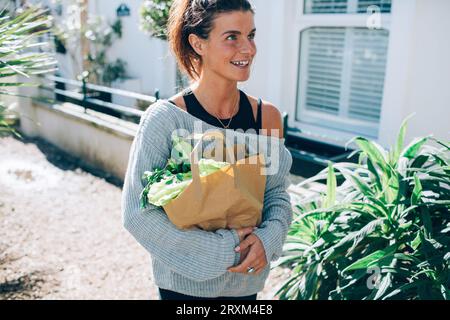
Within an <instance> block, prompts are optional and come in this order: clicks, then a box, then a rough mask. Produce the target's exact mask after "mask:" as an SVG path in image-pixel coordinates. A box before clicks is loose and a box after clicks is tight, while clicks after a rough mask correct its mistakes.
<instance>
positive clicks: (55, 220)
mask: <svg viewBox="0 0 450 320" xmlns="http://www.w3.org/2000/svg"><path fill="white" fill-rule="evenodd" d="M0 155H1V158H0V190H1V191H0V234H1V235H2V236H1V237H0V300H3V299H144V300H145V299H158V295H157V288H156V286H155V285H154V283H153V281H152V276H151V263H150V256H149V254H148V253H147V252H146V251H145V250H144V249H143V248H142V247H141V246H140V245H139V244H138V243H137V242H136V241H135V240H134V238H133V237H132V236H131V235H130V234H129V233H128V232H127V231H126V230H125V229H124V228H123V227H122V219H121V211H120V199H121V183H120V181H118V180H117V179H115V178H114V177H111V176H109V175H108V174H105V173H104V172H101V171H98V170H95V169H93V168H90V167H88V166H86V165H84V164H83V163H82V162H80V161H79V160H78V159H75V158H73V157H71V156H69V155H67V154H65V153H63V152H61V151H60V150H58V149H56V148H55V147H53V146H52V145H50V144H48V143H46V142H45V141H42V140H39V139H26V140H24V141H20V140H17V139H16V138H13V137H6V138H5V137H4V138H0ZM292 179H293V180H294V179H295V180H296V179H297V178H296V177H295V176H294V177H292ZM287 275H288V270H287V269H281V268H277V269H274V270H272V272H271V274H270V276H269V279H268V281H267V282H266V288H265V290H264V291H263V292H260V293H259V294H258V299H273V296H274V293H275V292H276V289H277V288H278V287H279V286H280V285H281V284H282V283H283V282H284V280H285V279H286V277H287Z"/></svg>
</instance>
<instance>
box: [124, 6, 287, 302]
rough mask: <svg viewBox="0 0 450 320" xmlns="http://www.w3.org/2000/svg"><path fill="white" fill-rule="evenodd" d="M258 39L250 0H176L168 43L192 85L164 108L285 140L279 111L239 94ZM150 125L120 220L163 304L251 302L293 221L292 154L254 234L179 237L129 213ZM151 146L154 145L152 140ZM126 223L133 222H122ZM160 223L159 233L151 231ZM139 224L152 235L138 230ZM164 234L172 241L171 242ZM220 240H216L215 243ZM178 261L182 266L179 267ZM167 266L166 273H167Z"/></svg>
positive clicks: (137, 149)
mask: <svg viewBox="0 0 450 320" xmlns="http://www.w3.org/2000/svg"><path fill="white" fill-rule="evenodd" d="M255 33H256V29H255V26H254V10H253V9H252V7H251V5H250V3H249V2H248V1H247V0H210V1H207V0H175V2H174V3H173V5H172V7H171V9H170V17H169V24H168V38H169V43H170V45H171V48H172V51H173V52H174V54H175V57H176V59H177V62H178V64H179V66H180V68H181V69H182V70H183V71H184V72H186V73H187V75H188V76H189V77H190V79H191V80H192V82H191V86H190V87H189V88H188V89H186V90H184V91H183V92H181V93H179V94H178V95H176V96H174V97H172V98H171V99H169V102H170V103H172V105H175V106H177V107H178V108H179V109H181V110H182V111H183V113H185V112H187V113H189V114H190V115H192V116H194V117H195V118H196V119H201V120H203V121H204V122H206V123H208V124H210V125H212V126H215V127H220V128H224V129H233V130H237V129H242V130H244V131H246V130H249V129H254V130H256V132H259V134H266V132H269V135H271V136H274V137H276V138H282V137H283V131H282V120H281V115H280V112H279V111H278V110H277V108H276V107H274V106H273V105H272V104H270V103H262V101H261V99H259V101H257V100H256V99H255V98H253V97H251V96H248V95H246V94H245V93H244V92H242V91H241V90H238V88H237V83H238V82H239V81H246V80H247V79H248V78H249V76H250V67H251V65H252V63H253V60H254V58H255V55H256V45H255V40H254V38H255ZM152 108H153V107H152ZM152 108H149V109H152ZM174 108H175V109H178V108H176V107H174ZM179 109H178V110H179ZM154 110H156V109H154ZM154 110H152V111H150V112H154V113H155V114H154V115H153V118H156V117H158V116H159V117H160V118H161V117H165V118H166V117H167V115H166V114H164V115H157V114H156V111H154ZM165 110H168V109H165ZM166 113H167V112H166ZM179 116H182V113H178V115H177V116H175V115H174V119H175V118H177V117H179ZM148 122H152V120H148V121H147V120H142V122H141V125H140V129H139V132H138V134H137V137H136V141H135V142H134V146H133V150H132V152H131V153H132V154H131V156H130V164H129V169H128V171H127V176H126V179H125V185H124V196H123V206H124V222H125V227H126V228H127V229H128V230H129V231H130V232H131V233H132V234H133V236H135V238H136V239H137V240H138V241H139V242H140V243H141V244H142V245H143V246H144V247H145V248H146V249H148V250H149V251H150V253H151V254H152V261H153V268H154V270H153V271H154V273H155V268H156V269H158V271H157V272H156V274H155V282H156V284H157V285H158V287H159V294H160V298H161V299H162V300H165V299H175V300H197V299H230V300H256V297H257V292H258V291H260V290H262V288H263V287H264V282H265V280H266V278H267V276H268V273H269V271H270V266H269V262H270V261H271V260H272V261H273V260H276V259H277V258H278V257H279V255H280V251H281V247H282V244H283V241H284V239H285V236H286V233H287V229H288V226H289V224H290V219H291V216H292V211H291V206H290V201H289V196H288V195H287V193H286V190H285V189H286V180H285V177H286V175H287V172H289V169H290V165H291V164H292V158H291V157H290V154H288V152H286V154H287V156H286V160H285V161H283V164H282V166H281V167H282V169H281V171H282V172H281V174H280V175H278V176H277V178H270V180H268V182H267V185H268V186H266V190H267V189H270V193H267V192H266V193H265V198H264V207H265V208H267V207H270V210H266V211H265V212H264V211H263V213H264V217H263V223H262V225H261V226H260V227H259V228H258V229H254V228H243V229H237V230H234V229H233V230H218V231H216V232H214V233H212V232H206V231H200V230H192V231H188V232H182V233H181V232H179V231H177V230H174V229H173V226H168V224H169V222H168V221H166V220H164V219H167V218H164V217H163V216H164V215H162V214H161V215H156V214H153V216H152V218H153V219H154V220H155V219H157V218H158V219H161V220H160V221H151V222H150V221H144V220H142V221H137V220H138V219H144V218H142V216H140V215H137V214H134V212H133V211H132V209H130V208H131V204H130V203H129V202H130V201H131V200H130V199H131V198H130V194H133V193H136V192H137V191H138V185H136V186H135V188H136V190H135V191H133V188H134V187H133V186H132V183H133V182H132V180H133V177H135V180H137V177H138V176H139V175H138V174H136V173H135V171H136V170H135V169H136V167H139V165H138V164H137V163H138V162H139V160H136V159H138V158H139V154H141V153H142V154H147V155H148V154H152V155H153V154H154V153H155V152H154V150H150V149H148V150H147V149H145V150H147V151H145V150H144V148H146V146H147V145H148V144H150V142H149V141H148V142H147V143H144V142H141V139H142V138H143V137H144V136H146V137H147V139H151V138H153V139H155V138H154V136H155V134H156V133H161V131H162V130H165V129H166V130H167V128H165V127H166V126H162V125H161V127H160V129H159V130H157V129H156V127H157V126H158V123H157V122H156V121H153V122H152V123H153V124H152V125H147V126H146V124H148ZM147 127H152V128H153V131H152V133H147V134H145V130H147ZM262 129H267V131H265V130H262ZM148 130H150V129H148ZM142 140H143V139H142ZM154 144H158V141H157V140H155V143H154ZM154 149H155V148H154ZM156 149H157V148H156ZM156 153H157V152H156ZM161 163H163V162H162V159H161ZM272 181H273V182H272ZM271 185H273V187H270V186H271ZM134 196H135V195H134ZM127 220H129V221H130V222H129V223H127ZM157 223H160V225H161V228H159V229H158V228H156V227H153V226H154V225H155V224H157ZM164 223H166V225H164ZM144 224H145V225H146V227H148V228H149V229H147V230H141V229H140V228H139V227H138V226H140V225H144ZM152 227H153V229H151V230H150V228H152ZM162 228H164V231H163V230H162ZM168 233H170V234H171V235H170V236H168ZM156 234H159V235H160V236H159V237H158V236H157V235H156ZM152 235H153V238H151V237H152ZM217 235H219V236H220V237H219V238H217ZM162 236H165V237H166V239H169V238H170V239H172V238H173V237H177V239H179V240H177V243H176V244H175V243H174V244H173V246H172V247H170V243H167V242H170V241H171V240H167V241H162V240H161V239H160V237H162ZM156 241H157V242H158V243H159V244H160V245H161V246H164V245H166V246H167V248H168V249H167V251H169V252H166V251H164V249H161V248H160V247H158V246H156V245H155V243H154V242H156ZM233 241H234V242H233ZM189 243H190V244H189ZM187 244H189V247H190V248H191V249H186V250H188V251H189V250H191V252H186V251H183V250H182V248H181V247H180V246H182V245H187ZM230 249H231V250H233V249H234V250H233V253H232V254H236V256H234V259H233V256H229V255H230ZM221 250H222V251H221ZM221 252H223V253H221ZM180 255H183V258H184V260H185V261H186V262H185V263H184V265H182V259H181V258H180V257H179V256H180ZM170 257H172V260H171V259H170ZM189 259H191V260H189ZM226 259H228V260H227V261H226ZM184 260H183V261H184ZM188 260H189V262H188ZM233 260H234V261H233ZM163 261H165V263H163ZM205 262H206V265H205ZM230 262H231V264H230ZM179 265H180V266H179ZM164 268H166V269H171V270H170V272H169V271H167V270H165V269H164ZM163 270H165V271H163ZM199 270H203V273H200V271H199ZM163 272H165V275H164V276H163V275H162V273H163ZM158 274H159V275H158Z"/></svg>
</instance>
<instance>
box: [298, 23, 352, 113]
mask: <svg viewBox="0 0 450 320" xmlns="http://www.w3.org/2000/svg"><path fill="white" fill-rule="evenodd" d="M303 45H305V47H304V48H303V49H304V50H303V53H304V54H306V63H305V66H300V68H301V70H305V71H306V72H307V75H306V77H305V80H306V84H305V85H304V86H303V87H304V94H305V108H306V109H308V110H314V111H319V112H323V113H328V114H335V115H336V114H338V113H339V100H340V90H341V83H340V82H341V74H342V72H343V68H342V67H343V55H344V46H345V29H344V28H311V29H308V30H306V31H304V32H303V34H302V47H303Z"/></svg>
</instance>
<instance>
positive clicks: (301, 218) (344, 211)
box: [277, 122, 450, 300]
mask: <svg viewBox="0 0 450 320" xmlns="http://www.w3.org/2000/svg"><path fill="white" fill-rule="evenodd" d="M405 130H406V122H405V123H404V124H403V125H402V127H401V130H400V134H399V136H398V139H397V144H396V146H395V147H394V148H392V149H391V151H390V152H388V151H386V150H384V149H383V148H382V147H381V146H379V145H378V144H376V143H375V142H372V141H368V140H366V139H364V138H357V139H355V142H356V144H357V145H358V146H359V150H358V151H357V152H359V153H360V161H359V164H352V163H339V164H334V165H332V164H330V165H329V168H328V169H325V170H324V171H323V172H322V173H320V174H318V175H317V176H316V177H314V178H312V179H309V180H307V181H305V182H304V184H307V183H309V182H311V181H318V180H325V179H326V180H327V193H326V195H323V196H322V199H320V200H314V201H309V202H305V203H301V204H298V205H296V206H295V207H296V209H295V210H294V211H295V214H294V221H293V223H292V225H291V228H290V231H289V234H288V238H287V241H286V244H285V247H284V249H285V254H286V255H285V256H283V257H282V258H281V259H280V260H279V262H278V264H277V265H285V266H289V267H290V268H292V275H291V277H290V278H289V279H288V281H287V282H286V283H285V284H284V285H283V286H282V288H281V289H280V290H279V291H278V292H277V295H279V297H280V299H344V300H347V299H364V300H371V299H412V300H415V299H445V300H447V299H449V298H450V289H449V288H450V272H449V266H450V264H449V259H450V250H449V249H450V237H449V234H450V213H449V205H450V200H449V199H450V197H449V196H450V188H449V186H450V168H449V166H448V160H449V144H448V143H443V142H439V141H437V140H435V139H433V138H431V137H424V138H418V139H416V140H414V141H413V142H412V143H411V144H409V145H408V146H406V147H403V143H404V136H405ZM337 178H338V181H340V180H342V181H343V183H342V184H341V185H339V186H337V183H336V181H337Z"/></svg>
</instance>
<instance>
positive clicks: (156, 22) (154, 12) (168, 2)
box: [140, 0, 173, 40]
mask: <svg viewBox="0 0 450 320" xmlns="http://www.w3.org/2000/svg"><path fill="white" fill-rule="evenodd" d="M172 3H173V0H146V1H144V2H143V3H142V5H141V10H140V15H141V19H140V26H141V30H142V31H144V32H146V33H148V34H150V35H151V36H152V37H155V38H158V39H161V40H167V20H168V18H169V10H170V7H171V6H172Z"/></svg>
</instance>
